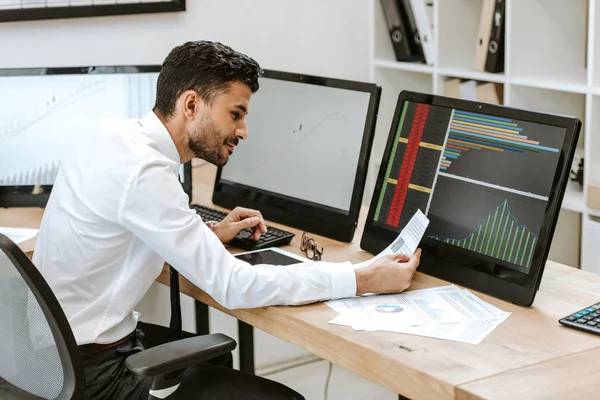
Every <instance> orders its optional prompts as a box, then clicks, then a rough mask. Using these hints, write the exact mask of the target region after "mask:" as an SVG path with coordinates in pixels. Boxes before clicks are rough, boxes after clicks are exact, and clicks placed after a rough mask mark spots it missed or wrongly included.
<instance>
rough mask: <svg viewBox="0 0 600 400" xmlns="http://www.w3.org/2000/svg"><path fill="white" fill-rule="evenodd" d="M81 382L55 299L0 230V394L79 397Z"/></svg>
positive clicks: (70, 336)
mask: <svg viewBox="0 0 600 400" xmlns="http://www.w3.org/2000/svg"><path fill="white" fill-rule="evenodd" d="M84 383H85V377H84V375H83V366H82V364H81V359H80V357H79V352H78V350H77V343H76V342H75V338H74V336H73V331H72V330H71V327H70V325H69V322H68V320H67V318H66V316H65V314H64V312H63V310H62V308H61V306H60V304H59V302H58V300H57V299H56V297H55V296H54V294H53V293H52V290H51V289H50V287H49V286H48V284H47V283H46V281H45V280H44V278H43V277H42V274H41V273H40V272H39V271H38V269H37V268H36V267H35V266H34V265H33V263H32V262H31V260H30V259H29V258H28V257H27V255H26V254H25V253H24V252H23V251H22V250H21V249H20V248H19V247H18V246H17V245H16V244H15V243H14V242H13V241H11V240H10V239H9V238H7V237H6V236H4V235H2V234H0V399H5V398H6V399H13V398H14V399H21V398H26V399H27V398H42V399H79V398H80V397H81V394H82V392H83V386H84Z"/></svg>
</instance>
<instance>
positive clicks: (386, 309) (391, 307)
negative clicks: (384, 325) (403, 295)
mask: <svg viewBox="0 0 600 400" xmlns="http://www.w3.org/2000/svg"><path fill="white" fill-rule="evenodd" d="M403 310H404V308H402V306H399V305H398V304H381V305H379V306H377V307H375V311H377V312H380V313H384V314H391V313H398V312H400V311H403Z"/></svg>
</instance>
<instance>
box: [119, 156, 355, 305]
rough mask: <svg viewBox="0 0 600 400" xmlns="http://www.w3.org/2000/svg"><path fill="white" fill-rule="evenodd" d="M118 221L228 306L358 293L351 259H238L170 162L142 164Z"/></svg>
mask: <svg viewBox="0 0 600 400" xmlns="http://www.w3.org/2000/svg"><path fill="white" fill-rule="evenodd" d="M118 213H119V223H120V224H121V225H123V226H124V227H126V228H127V229H128V230H130V231H131V232H132V233H133V234H134V235H135V236H136V237H137V238H139V239H140V240H142V241H143V242H144V243H146V244H147V245H148V246H149V247H151V248H152V249H153V250H154V251H155V252H156V253H157V254H158V255H160V256H161V257H162V258H163V259H164V260H165V261H166V262H167V263H169V264H170V265H172V266H173V267H174V268H175V269H177V270H178V271H179V272H180V273H181V274H182V275H183V276H185V277H186V278H187V279H188V280H190V281H191V282H192V283H193V284H195V285H196V286H198V287H199V288H200V289H202V290H203V291H205V292H206V293H208V294H209V295H210V296H211V297H213V298H214V299H215V300H216V301H217V302H218V303H219V304H221V305H222V306H224V307H226V308H228V309H236V308H254V307H263V306H268V305H299V304H306V303H311V302H315V301H322V300H328V299H336V298H342V297H352V296H355V295H356V277H355V272H354V268H353V266H352V265H351V264H350V263H349V262H348V263H327V262H306V263H304V264H302V265H295V266H291V265H290V266H275V265H254V266H253V265H250V264H248V263H246V262H245V261H242V260H239V259H237V258H235V257H234V256H233V255H232V254H231V253H230V252H229V251H227V249H226V248H225V246H224V245H223V244H222V243H221V242H220V240H219V238H218V237H217V236H216V235H215V234H214V233H213V232H212V230H210V228H209V227H208V226H206V224H205V223H204V222H203V221H202V219H201V218H200V216H198V215H197V214H196V212H195V211H193V210H191V209H190V208H189V206H188V196H187V195H186V194H185V192H184V191H183V189H182V187H181V184H180V183H179V180H178V179H177V173H176V171H175V170H174V168H173V166H172V165H169V163H168V162H166V161H165V162H152V163H151V164H142V165H140V166H139V167H138V168H137V169H136V170H135V171H134V173H133V174H132V175H131V176H130V179H129V182H128V185H127V186H126V188H125V192H124V195H123V197H122V200H121V202H120V205H119V210H118Z"/></svg>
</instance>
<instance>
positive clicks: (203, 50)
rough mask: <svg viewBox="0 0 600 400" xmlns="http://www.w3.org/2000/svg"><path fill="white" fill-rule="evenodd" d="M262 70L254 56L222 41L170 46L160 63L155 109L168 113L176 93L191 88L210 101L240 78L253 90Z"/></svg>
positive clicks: (168, 115) (255, 88) (255, 89)
mask: <svg viewBox="0 0 600 400" xmlns="http://www.w3.org/2000/svg"><path fill="white" fill-rule="evenodd" d="M262 73H263V71H262V69H261V67H260V65H258V63H257V62H256V61H255V60H253V59H252V58H250V57H248V56H247V55H245V54H242V53H239V52H237V51H235V50H233V49H232V48H231V47H229V46H226V45H224V44H222V43H219V42H210V41H194V42H186V43H184V44H182V45H181V46H177V47H175V48H174V49H173V50H171V52H170V53H169V55H168V56H167V58H165V61H164V62H163V64H162V67H161V71H160V74H159V76H158V83H157V85H156V104H155V105H154V110H155V111H158V112H159V113H160V114H161V115H162V116H163V117H164V118H168V117H170V116H171V115H173V113H174V112H175V103H176V102H177V99H178V98H179V96H180V95H181V94H182V93H183V92H185V91H186V90H190V89H192V90H195V91H196V92H198V93H199V94H200V96H201V97H202V98H203V99H204V101H205V102H207V103H209V104H210V103H212V101H213V100H214V98H215V96H216V95H217V94H219V93H222V92H224V91H225V90H227V89H228V88H229V84H230V83H231V82H241V83H243V84H245V85H246V86H248V87H249V88H250V90H251V91H252V93H255V92H256V91H257V90H258V78H259V77H260V76H261V75H262Z"/></svg>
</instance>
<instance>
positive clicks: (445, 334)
mask: <svg viewBox="0 0 600 400" xmlns="http://www.w3.org/2000/svg"><path fill="white" fill-rule="evenodd" d="M326 304H327V305H328V306H330V307H331V308H333V309H334V310H336V311H337V312H338V313H339V314H340V315H339V316H337V317H336V318H334V319H333V320H331V321H329V322H330V323H332V324H338V325H347V326H351V327H352V328H353V329H355V330H364V331H368V332H373V331H388V332H397V333H404V334H410V335H419V336H428V337H433V338H439V339H446V340H454V341H460V342H465V343H472V344H477V343H479V342H481V340H483V339H484V338H485V337H486V336H487V335H488V334H489V333H491V332H492V331H493V330H494V329H495V328H496V327H497V326H498V325H499V324H500V323H502V321H504V320H505V319H506V318H507V317H508V316H509V315H510V313H507V312H504V311H502V310H500V309H498V308H496V307H494V306H493V305H491V304H489V303H486V302H484V301H483V300H481V299H479V298H478V297H476V296H475V295H473V294H472V293H471V292H470V291H468V290H465V289H461V288H459V287H458V286H455V285H448V286H441V287H436V288H429V289H422V290H414V291H409V292H405V293H401V294H396V295H383V296H371V297H356V298H349V299H340V300H333V301H328V302H326Z"/></svg>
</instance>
